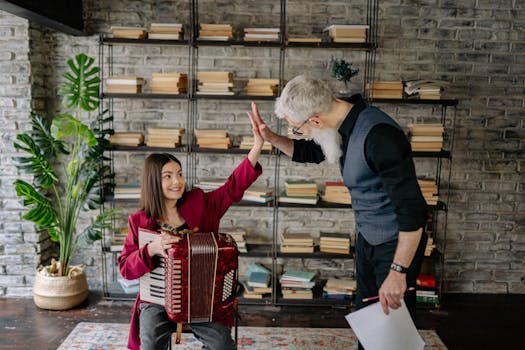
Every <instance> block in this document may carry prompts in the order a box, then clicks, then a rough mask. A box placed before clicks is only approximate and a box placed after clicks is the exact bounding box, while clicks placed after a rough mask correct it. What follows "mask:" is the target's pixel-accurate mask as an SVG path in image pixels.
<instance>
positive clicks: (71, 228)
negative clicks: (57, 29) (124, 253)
mask: <svg viewBox="0 0 525 350" xmlns="http://www.w3.org/2000/svg"><path fill="white" fill-rule="evenodd" d="M67 63H68V65H69V67H70V69H71V72H68V73H65V74H64V77H65V78H66V79H67V80H68V82H65V83H62V84H61V86H60V90H59V94H60V95H62V96H63V105H64V106H65V107H66V108H69V109H72V108H77V109H78V112H80V111H81V110H84V111H88V112H89V111H94V110H96V109H97V108H98V106H99V97H98V95H99V78H98V67H95V66H93V63H94V59H93V58H91V57H88V56H86V55H85V54H79V55H77V56H76V57H75V60H71V59H70V60H68V62H67ZM106 114H107V111H104V112H102V113H97V116H96V118H95V120H94V121H93V122H92V123H91V124H90V125H89V126H88V125H86V124H83V123H82V122H81V121H79V120H78V119H76V118H75V117H73V116H72V115H70V114H61V115H59V116H56V117H54V118H53V120H52V123H51V124H49V123H48V122H47V121H46V119H44V118H43V117H41V116H39V115H37V114H31V122H32V127H33V128H32V130H30V131H28V132H25V133H22V134H19V135H17V138H16V139H17V142H15V144H14V146H15V148H16V149H18V150H20V151H23V152H25V153H26V154H27V155H28V156H23V157H15V161H16V162H17V167H18V168H19V169H20V170H21V171H22V172H24V173H27V174H30V175H33V183H32V184H30V183H28V182H26V181H24V180H21V179H17V180H16V181H15V182H14V185H15V190H16V194H17V196H19V197H22V198H23V205H24V206H26V207H28V210H27V212H26V213H25V214H24V215H23V218H24V219H26V220H28V221H31V222H34V223H35V224H36V226H37V227H38V228H39V229H45V230H47V232H48V234H49V236H50V238H51V240H52V241H54V242H58V243H59V246H60V257H59V262H60V265H59V269H58V271H57V274H58V275H59V276H63V275H67V272H68V271H69V265H70V263H71V261H72V258H73V256H74V255H75V252H76V249H77V247H78V246H79V245H80V244H87V243H93V242H94V241H96V240H99V239H100V238H101V237H102V231H103V230H104V229H107V228H109V227H110V219H111V217H112V216H113V214H114V211H111V210H110V211H106V212H103V213H101V214H100V215H98V216H97V217H96V219H95V220H94V221H93V222H92V223H91V225H89V226H88V227H87V228H86V229H84V230H83V231H81V232H77V222H78V218H79V216H80V212H81V211H82V210H93V209H97V208H99V207H100V205H101V204H102V195H103V193H104V191H105V190H108V189H109V186H110V185H109V183H110V182H111V181H108V179H110V178H111V177H113V173H112V171H111V168H110V167H109V166H107V165H104V160H106V158H105V157H104V151H105V150H107V149H108V148H109V146H110V144H109V141H108V140H107V138H106V136H108V135H110V134H112V133H113V131H112V130H110V129H104V125H105V124H106V123H108V122H110V121H111V120H112V117H111V116H109V117H106Z"/></svg>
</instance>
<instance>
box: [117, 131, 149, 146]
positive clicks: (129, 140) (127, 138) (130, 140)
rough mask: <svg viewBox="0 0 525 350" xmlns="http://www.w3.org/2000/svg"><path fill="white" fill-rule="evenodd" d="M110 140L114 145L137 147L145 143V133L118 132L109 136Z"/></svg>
mask: <svg viewBox="0 0 525 350" xmlns="http://www.w3.org/2000/svg"><path fill="white" fill-rule="evenodd" d="M109 142H110V143H111V144H112V145H113V146H130V147H137V146H140V145H142V144H143V143H144V135H143V134H142V133H141V132H116V133H114V134H113V135H110V136H109Z"/></svg>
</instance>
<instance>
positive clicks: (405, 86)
mask: <svg viewBox="0 0 525 350" xmlns="http://www.w3.org/2000/svg"><path fill="white" fill-rule="evenodd" d="M446 85H447V83H446V82H443V81H439V80H408V81H401V80H398V81H373V82H371V83H367V84H366V86H365V90H366V92H367V95H368V96H370V97H371V98H387V99H388V98H391V99H398V98H409V99H422V100H439V99H441V96H442V92H443V91H444V89H445V86H446Z"/></svg>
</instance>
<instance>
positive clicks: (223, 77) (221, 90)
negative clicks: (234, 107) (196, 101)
mask: <svg viewBox="0 0 525 350" xmlns="http://www.w3.org/2000/svg"><path fill="white" fill-rule="evenodd" d="M197 80H198V86H197V95H227V96H228V95H230V96H231V95H234V94H235V92H234V91H232V89H233V73H232V72H197Z"/></svg>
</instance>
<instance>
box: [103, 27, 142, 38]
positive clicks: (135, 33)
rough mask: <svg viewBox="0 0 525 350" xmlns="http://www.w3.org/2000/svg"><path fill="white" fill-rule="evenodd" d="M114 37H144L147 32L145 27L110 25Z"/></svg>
mask: <svg viewBox="0 0 525 350" xmlns="http://www.w3.org/2000/svg"><path fill="white" fill-rule="evenodd" d="M111 32H112V33H113V37H114V38H123V39H144V38H145V37H146V36H147V35H148V33H147V32H146V28H138V27H111Z"/></svg>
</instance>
